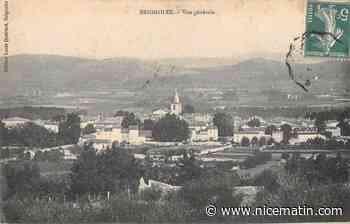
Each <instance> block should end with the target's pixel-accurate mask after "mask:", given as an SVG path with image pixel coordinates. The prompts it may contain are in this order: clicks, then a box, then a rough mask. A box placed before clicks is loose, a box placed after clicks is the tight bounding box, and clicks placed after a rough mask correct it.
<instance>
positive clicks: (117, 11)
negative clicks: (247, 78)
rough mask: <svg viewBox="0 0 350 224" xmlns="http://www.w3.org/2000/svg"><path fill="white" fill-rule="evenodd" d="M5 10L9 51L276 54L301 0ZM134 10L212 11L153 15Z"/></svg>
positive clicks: (113, 1)
mask: <svg viewBox="0 0 350 224" xmlns="http://www.w3.org/2000/svg"><path fill="white" fill-rule="evenodd" d="M3 1H4V0H1V1H0V2H1V3H2V5H1V7H2V8H1V9H2V11H4V10H3V5H4V4H3ZM9 7H10V8H9V10H10V24H9V31H10V33H9V35H10V45H9V47H10V54H58V55H68V56H80V57H90V58H108V57H121V56H127V57H140V58H163V57H246V56H251V55H256V56H269V55H275V56H277V57H278V56H279V55H284V54H285V52H286V50H287V48H288V43H289V41H290V40H291V39H292V38H293V37H295V36H296V35H298V34H301V33H302V32H303V31H304V11H305V10H304V7H305V0H211V1H209V0H207V1H205V0H192V1H189V0H188V1H185V0H129V1H127V0H10V1H9ZM140 9H180V10H181V9H186V10H194V11H195V10H201V9H206V10H213V11H214V12H215V15H206V16H201V15H199V16H190V15H183V14H179V15H153V16H152V15H140V14H139V10H140ZM0 24H1V23H0ZM0 30H1V31H3V27H0Z"/></svg>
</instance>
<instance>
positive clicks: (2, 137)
mask: <svg viewBox="0 0 350 224" xmlns="http://www.w3.org/2000/svg"><path fill="white" fill-rule="evenodd" d="M6 144H7V128H6V127H5V124H4V123H3V122H2V121H1V120H0V147H1V146H3V145H6Z"/></svg>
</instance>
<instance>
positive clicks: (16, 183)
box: [4, 161, 40, 196]
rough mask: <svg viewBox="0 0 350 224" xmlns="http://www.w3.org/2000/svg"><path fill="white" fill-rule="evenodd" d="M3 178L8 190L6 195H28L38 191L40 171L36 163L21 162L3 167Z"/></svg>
mask: <svg viewBox="0 0 350 224" xmlns="http://www.w3.org/2000/svg"><path fill="white" fill-rule="evenodd" d="M4 176H5V177H6V181H7V186H8V189H9V193H8V195H9V196H10V195H13V194H19V195H30V194H33V193H36V192H37V191H38V187H39V185H38V183H39V180H40V170H39V166H38V164H36V163H33V162H31V161H23V162H20V163H9V164H6V165H5V168H4Z"/></svg>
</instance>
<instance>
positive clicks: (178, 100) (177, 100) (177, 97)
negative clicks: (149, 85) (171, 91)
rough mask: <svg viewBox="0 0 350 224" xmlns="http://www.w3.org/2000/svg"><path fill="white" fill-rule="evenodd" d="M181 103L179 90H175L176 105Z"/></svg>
mask: <svg viewBox="0 0 350 224" xmlns="http://www.w3.org/2000/svg"><path fill="white" fill-rule="evenodd" d="M178 103H180V98H179V94H178V93H177V89H175V96H174V104H178Z"/></svg>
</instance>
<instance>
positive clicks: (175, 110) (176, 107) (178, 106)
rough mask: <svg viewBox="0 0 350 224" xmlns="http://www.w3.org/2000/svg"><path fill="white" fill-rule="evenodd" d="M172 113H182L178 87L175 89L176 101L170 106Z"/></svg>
mask: <svg viewBox="0 0 350 224" xmlns="http://www.w3.org/2000/svg"><path fill="white" fill-rule="evenodd" d="M170 110H171V114H175V115H180V114H181V113H182V105H181V102H180V97H179V94H178V93H177V89H175V96H174V102H173V103H172V104H171V106H170Z"/></svg>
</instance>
